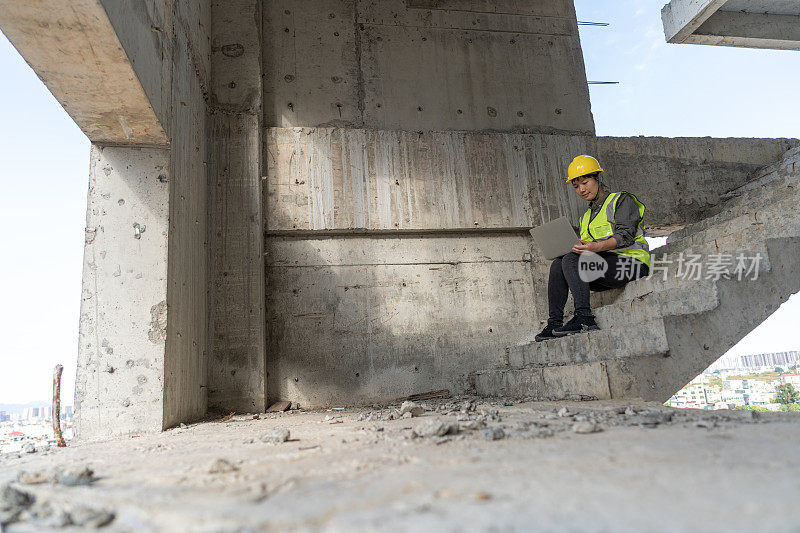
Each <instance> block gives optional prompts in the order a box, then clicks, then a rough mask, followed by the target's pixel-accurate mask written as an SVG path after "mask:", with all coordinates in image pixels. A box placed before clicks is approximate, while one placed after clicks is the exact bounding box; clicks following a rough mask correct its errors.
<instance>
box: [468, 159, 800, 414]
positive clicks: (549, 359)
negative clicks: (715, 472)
mask: <svg viewBox="0 0 800 533" xmlns="http://www.w3.org/2000/svg"><path fill="white" fill-rule="evenodd" d="M739 253H742V254H744V255H745V256H746V257H753V256H756V255H760V258H761V259H760V263H759V264H758V267H757V269H756V270H757V276H755V275H754V273H753V272H751V273H749V274H747V275H743V276H742V279H737V276H730V279H725V278H724V277H720V278H719V279H715V277H711V278H708V273H707V265H708V264H709V260H711V261H713V256H712V254H731V257H732V258H733V259H734V262H735V258H736V256H737V254H739ZM692 254H699V255H701V256H702V263H703V270H702V275H701V276H700V278H699V279H694V278H693V277H687V276H679V275H678V274H679V272H678V270H679V268H680V267H681V265H680V261H681V258H683V259H684V260H687V259H688V258H690V256H691V255H692ZM653 256H654V258H655V259H658V260H666V261H665V262H663V263H661V265H662V266H663V267H664V268H665V271H658V272H653V273H652V275H651V277H649V278H645V279H641V280H637V281H635V282H632V283H629V284H628V285H626V286H625V287H624V288H621V289H615V290H610V291H605V292H599V293H593V294H592V308H593V310H594V313H595V317H596V319H597V323H598V324H599V325H600V327H601V329H600V330H599V331H593V332H587V333H582V334H577V335H572V336H569V337H565V338H562V339H557V340H550V341H546V342H540V343H537V342H534V341H533V335H534V334H535V333H536V332H532V333H531V337H530V338H528V339H523V340H521V341H520V342H518V343H516V344H515V345H513V346H509V347H508V348H507V349H506V353H505V356H504V358H503V364H502V365H498V367H497V368H492V369H487V370H485V371H481V372H476V373H473V374H470V376H469V380H470V384H471V386H472V387H473V388H474V390H475V392H477V393H478V394H481V395H486V396H493V395H510V396H519V397H531V398H541V399H593V398H599V399H607V398H643V399H646V400H655V401H661V402H663V401H666V400H667V399H668V398H669V397H670V396H671V395H672V394H673V393H675V392H676V391H677V390H679V389H680V388H681V387H683V386H684V385H685V384H686V383H687V382H688V381H690V380H691V379H692V378H693V377H694V376H696V375H697V374H699V373H700V372H702V371H703V370H704V369H705V368H706V367H708V365H709V364H711V363H712V362H714V361H715V360H716V359H717V358H718V357H719V356H720V355H722V354H724V353H725V352H726V351H727V350H728V349H730V348H731V347H732V346H733V345H735V344H736V343H737V342H738V341H739V340H740V339H741V338H742V337H744V336H745V335H746V334H747V333H749V332H750V331H751V330H752V329H754V328H755V327H756V326H758V325H759V324H760V323H761V322H763V321H764V320H765V319H766V318H767V317H768V316H769V315H771V314H772V313H773V312H774V311H775V310H776V309H777V308H778V307H779V306H780V305H781V304H782V303H783V302H785V301H786V300H787V299H788V298H789V296H790V295H791V294H793V293H795V292H797V291H798V290H800V148H795V149H793V150H790V151H789V152H787V153H786V154H785V155H784V156H783V158H782V159H781V160H780V161H779V162H778V163H776V164H774V165H771V166H768V167H766V168H764V169H762V170H761V171H759V172H757V173H756V174H755V175H754V176H753V178H752V180H750V181H749V182H748V183H747V184H746V185H745V186H743V187H741V188H739V189H736V190H733V191H730V192H729V193H728V194H727V195H726V199H725V201H724V202H723V203H722V204H721V205H720V206H718V207H717V208H716V209H714V210H712V211H711V213H710V216H709V217H708V218H706V219H703V220H701V221H699V222H697V223H695V224H692V225H690V226H687V227H685V228H683V229H681V230H678V231H675V232H673V233H672V234H671V235H670V237H669V238H668V240H667V244H666V245H665V246H664V247H661V248H658V249H656V250H654V251H653ZM667 261H671V262H672V263H671V264H668V263H667ZM747 263H748V264H747V266H748V267H749V266H751V263H750V261H748V262H747ZM683 266H684V268H685V263H684V265H683ZM754 277H755V278H756V279H753V278H754Z"/></svg>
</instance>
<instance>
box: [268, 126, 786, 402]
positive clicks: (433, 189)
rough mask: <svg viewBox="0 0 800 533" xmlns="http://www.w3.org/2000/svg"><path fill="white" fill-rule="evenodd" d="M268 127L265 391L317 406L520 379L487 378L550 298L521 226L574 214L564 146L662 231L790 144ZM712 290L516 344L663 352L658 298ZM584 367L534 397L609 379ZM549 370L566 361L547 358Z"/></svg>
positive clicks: (590, 389) (579, 359) (482, 388)
mask: <svg viewBox="0 0 800 533" xmlns="http://www.w3.org/2000/svg"><path fill="white" fill-rule="evenodd" d="M267 131H268V137H267V140H266V152H267V154H266V157H267V158H268V168H267V186H266V190H265V205H266V211H265V216H266V221H265V226H266V229H267V232H266V245H265V246H266V253H267V258H266V266H267V288H266V291H267V315H266V320H267V335H268V353H269V358H268V371H269V373H270V377H269V384H270V386H269V389H270V393H269V395H270V398H272V399H274V400H278V399H282V400H292V401H299V402H301V404H303V405H314V406H324V405H333V404H337V403H338V404H357V403H365V402H371V401H377V400H385V399H387V398H393V397H399V396H402V395H405V394H411V393H413V392H421V391H424V390H431V389H437V388H451V389H452V390H459V391H461V390H465V389H466V388H469V387H475V386H478V388H477V389H476V390H478V391H479V392H483V393H492V392H494V393H500V392H502V391H509V390H512V389H511V388H509V387H513V384H506V385H502V390H498V389H496V388H492V387H493V386H495V385H496V384H497V383H500V381H497V380H501V381H502V380H503V379H507V380H512V381H513V380H515V379H517V378H516V377H514V375H513V373H512V374H509V373H508V372H506V371H505V370H504V369H503V367H504V365H508V364H510V362H509V358H511V359H513V358H514V353H515V352H514V350H513V349H512V351H511V352H510V353H509V352H508V351H506V350H505V347H506V346H509V345H513V344H515V343H517V342H520V341H521V340H522V339H525V338H529V337H530V336H531V335H532V334H533V333H535V332H536V331H538V330H539V329H540V327H541V326H540V320H542V319H543V318H544V317H546V316H547V315H546V313H547V310H546V297H545V295H546V279H547V267H548V264H547V262H545V261H544V260H543V259H542V258H541V257H540V256H539V254H538V253H537V252H536V250H531V248H530V239H529V237H528V234H527V232H526V230H527V228H528V227H530V226H532V225H537V224H540V223H542V222H543V221H549V220H552V219H554V218H556V217H558V216H563V215H566V216H568V217H570V218H571V219H572V220H577V218H578V215H579V214H580V213H582V212H583V210H584V209H585V202H582V201H580V200H579V198H578V197H577V196H576V195H575V194H574V193H573V192H572V191H571V190H569V188H568V187H567V186H566V185H565V183H564V180H563V176H564V175H565V174H566V166H567V164H568V163H569V161H570V160H571V158H572V156H573V155H574V154H577V153H586V152H588V153H595V154H598V156H599V157H600V161H601V163H602V164H603V166H604V168H605V169H606V174H604V176H605V179H606V181H607V183H608V184H609V186H610V187H611V188H612V189H613V190H621V189H622V190H630V191H632V192H635V193H636V194H637V195H638V196H639V198H640V199H641V200H642V201H643V202H644V203H645V204H646V205H647V206H648V207H647V209H648V210H647V224H648V227H649V228H650V227H653V226H655V227H656V228H657V229H661V230H662V231H668V230H669V229H671V228H674V227H675V226H678V225H681V224H686V223H688V222H696V221H698V220H699V219H700V217H701V216H702V214H703V213H705V212H706V211H707V210H708V209H709V208H710V207H713V206H716V205H717V204H719V203H720V202H721V201H722V198H723V197H724V196H725V195H726V194H727V193H728V192H729V191H730V190H731V188H733V187H738V186H735V185H734V184H737V183H741V184H746V183H748V180H750V179H751V177H752V176H753V175H754V173H755V172H756V171H757V170H758V169H760V168H762V167H763V166H765V165H767V164H769V163H772V162H774V161H775V160H777V159H778V158H779V157H780V155H781V154H782V153H783V152H784V151H785V150H786V149H787V148H790V147H792V146H797V144H798V141H796V140H790V139H784V140H775V139H769V140H766V139H764V140H758V139H707V138H703V139H663V138H645V137H633V138H610V137H600V138H595V137H580V136H559V135H539V134H486V133H477V134H475V133H458V132H425V133H423V132H416V133H412V132H387V131H372V130H354V129H346V130H343V129H333V128H294V129H282V128H269V129H268V130H267ZM654 176H658V177H661V176H663V177H664V178H663V179H654ZM644 184H646V186H645V185H644ZM497 231H501V233H497V234H493V233H492V232H497ZM473 254H474V256H475V257H473ZM474 262H475V263H474ZM434 267H435V270H432V268H434ZM412 281H413V283H412ZM403 283H406V285H403ZM710 291H711V293H713V296H714V298H709V294H708V292H709V291H703V290H699V289H698V288H697V287H692V288H691V289H689V292H688V293H686V294H684V293H682V292H681V290H680V289H679V288H670V291H669V292H659V294H658V295H657V296H656V297H654V298H648V301H647V302H646V303H642V304H641V305H639V303H638V302H639V300H641V298H639V299H638V300H637V299H636V298H633V299H626V300H625V301H624V302H620V303H618V304H616V305H615V306H611V307H609V308H608V309H603V310H602V311H600V312H599V313H598V316H599V318H600V320H601V322H603V324H619V323H620V319H621V318H622V319H624V323H627V322H629V321H630V319H631V318H632V317H633V318H636V317H638V318H639V319H640V320H641V321H643V322H646V324H650V325H651V326H652V327H644V326H645V324H639V323H638V322H637V326H636V328H634V329H630V330H627V331H616V330H614V331H604V332H601V333H599V334H595V335H594V336H593V337H592V342H591V343H590V346H588V348H587V347H586V346H585V341H582V340H578V339H575V338H573V339H566V340H564V341H559V342H558V344H557V346H553V347H551V346H545V345H542V344H531V345H530V346H528V347H527V348H525V349H526V350H529V351H531V353H530V354H528V355H527V356H526V357H527V359H526V360H525V361H526V362H524V363H520V364H519V365H516V367H515V368H519V367H520V366H524V365H525V364H536V365H563V364H572V365H579V364H582V363H597V362H599V361H605V360H606V359H615V358H616V357H620V356H622V357H627V358H636V357H648V356H650V357H652V356H662V355H664V354H667V353H668V352H669V345H668V339H667V338H666V336H665V333H664V323H663V321H662V318H663V316H664V314H665V313H672V314H687V313H700V312H702V311H707V310H708V309H710V305H711V303H712V302H713V303H715V304H717V303H718V300H716V292H714V291H715V289H714V288H713V287H712V288H711V289H710ZM629 300H630V301H629ZM645 305H646V306H649V307H647V309H646V310H643V311H639V312H636V313H634V312H633V310H634V308H636V309H640V308H641V307H642V306H645ZM654 305H655V307H653V306H654ZM645 311H646V312H645ZM605 315H608V317H607V318H606V317H605ZM343 317H347V319H345V318H343ZM411 317H414V318H413V319H412V318H411ZM500 317H505V318H504V319H501V318H500ZM604 320H605V321H604ZM500 324H503V326H501V325H500ZM642 328H644V329H642ZM309 329H310V330H311V331H313V335H309V334H308V331H309ZM490 330H491V332H490ZM643 331H647V332H648V333H643ZM737 340H738V339H737ZM499 345H502V347H500V346H499ZM551 348H553V349H551ZM504 354H505V355H504ZM523 359H524V358H523ZM595 366H596V365H595ZM512 367H514V365H513V364H512ZM576 368H577V367H576ZM592 368H593V370H592V372H593V373H592V374H591V376H594V378H593V379H595V381H596V383H595V381H592V380H588V378H586V379H584V377H581V376H578V377H577V378H576V379H575V380H573V381H571V382H569V383H571V384H570V385H569V386H567V385H566V383H568V382H567V381H564V380H565V379H567V378H563V377H562V378H559V379H556V380H553V381H549V382H548V381H546V380H545V376H544V375H541V377H540V381H541V387H539V388H542V387H544V385H545V383H550V384H552V385H553V387H554V388H552V389H549V392H548V393H547V394H545V395H544V396H543V397H550V398H552V397H559V396H560V395H563V396H564V397H570V396H574V395H584V396H596V394H595V392H596V391H602V390H605V391H608V392H607V393H604V394H606V395H601V396H597V397H601V398H602V397H609V396H610V394H611V389H609V385H608V383H609V377H608V373H607V372H606V369H605V367H603V368H600V367H597V368H595V367H592ZM410 369H413V372H411V371H410ZM493 369H497V371H498V372H499V374H497V375H496V376H495V377H493V378H492V380H494V381H491V382H487V381H486V380H487V379H489V378H488V376H487V375H486V374H484V376H483V378H482V379H483V380H484V381H483V385H481V384H480V383H478V384H477V385H476V383H475V382H474V379H471V378H470V374H472V373H474V372H480V371H490V370H493ZM701 370H702V369H701ZM553 372H560V373H561V374H563V375H566V374H567V373H568V372H569V371H568V370H564V371H560V370H559V371H556V370H548V371H547V373H553ZM539 373H540V374H541V372H539ZM642 379H644V376H643V375H642ZM680 379H682V377H681V378H680ZM650 381H651V380H648V383H649V382H650ZM662 381H663V382H664V383H665V386H666V387H667V388H669V387H672V386H673V382H672V381H670V380H662ZM529 383H530V382H529ZM682 385H683V383H681V384H680V385H679V386H678V387H677V388H680V386H682ZM530 386H533V385H530ZM536 387H538V385H537V386H536ZM536 387H535V388H536ZM544 388H546V387H544ZM537 390H538V388H537ZM543 390H544V389H543ZM675 390H677V389H675ZM661 392H663V391H661ZM661 392H659V394H661ZM672 392H674V390H672V391H670V394H671V393H672ZM530 395H532V396H536V394H534V393H533V392H530ZM667 396H669V395H667ZM648 397H650V396H648ZM659 397H660V396H659Z"/></svg>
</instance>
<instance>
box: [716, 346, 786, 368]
mask: <svg viewBox="0 0 800 533" xmlns="http://www.w3.org/2000/svg"><path fill="white" fill-rule="evenodd" d="M796 365H800V351H796V350H794V351H790V352H775V353H761V354H755V355H728V356H722V357H720V358H719V359H718V360H717V361H716V362H715V363H714V364H712V365H711V366H709V367H708V369H706V370H705V372H704V373H711V372H718V371H721V370H750V371H752V370H772V369H773V368H775V367H778V366H779V367H782V368H783V369H786V368H788V367H790V366H796Z"/></svg>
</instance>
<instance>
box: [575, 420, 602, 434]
mask: <svg viewBox="0 0 800 533" xmlns="http://www.w3.org/2000/svg"><path fill="white" fill-rule="evenodd" d="M572 431H574V432H575V433H579V434H586V433H597V432H598V431H602V428H601V427H600V426H599V425H597V424H596V423H595V422H576V423H575V425H573V426H572Z"/></svg>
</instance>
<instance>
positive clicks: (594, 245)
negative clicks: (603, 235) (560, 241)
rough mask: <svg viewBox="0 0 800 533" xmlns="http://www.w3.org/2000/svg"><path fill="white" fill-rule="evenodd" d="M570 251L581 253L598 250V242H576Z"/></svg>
mask: <svg viewBox="0 0 800 533" xmlns="http://www.w3.org/2000/svg"><path fill="white" fill-rule="evenodd" d="M572 251H573V252H575V253H576V254H582V253H584V252H594V253H597V252H600V251H601V250H600V243H599V242H587V241H581V244H576V245H575V246H573V247H572Z"/></svg>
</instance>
